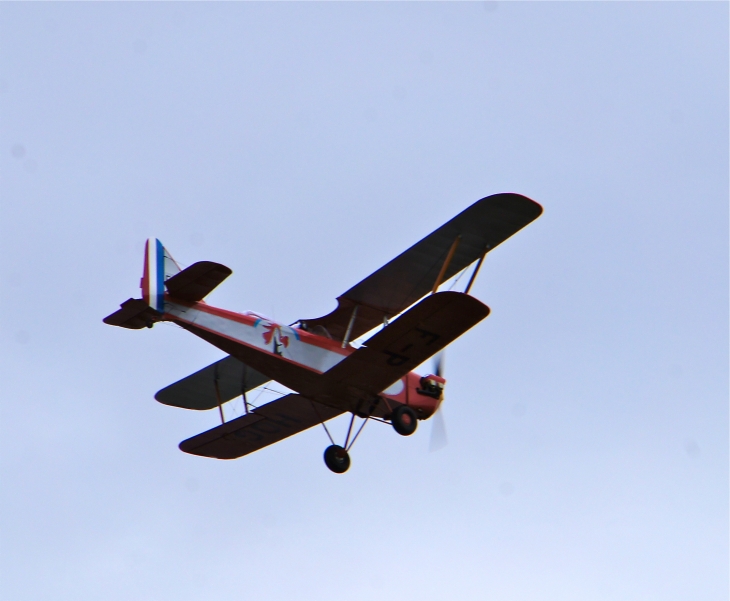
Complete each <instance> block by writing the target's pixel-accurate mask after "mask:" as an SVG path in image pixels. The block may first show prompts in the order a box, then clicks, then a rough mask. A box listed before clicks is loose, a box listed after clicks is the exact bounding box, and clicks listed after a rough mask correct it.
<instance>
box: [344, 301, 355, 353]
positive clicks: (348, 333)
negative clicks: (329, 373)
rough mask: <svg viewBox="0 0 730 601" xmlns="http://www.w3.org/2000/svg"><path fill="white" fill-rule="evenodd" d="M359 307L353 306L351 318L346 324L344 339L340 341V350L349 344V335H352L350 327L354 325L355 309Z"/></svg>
mask: <svg viewBox="0 0 730 601" xmlns="http://www.w3.org/2000/svg"><path fill="white" fill-rule="evenodd" d="M358 307H359V305H355V308H354V309H353V310H352V317H350V323H348V324H347V331H346V332H345V337H344V338H343V339H342V348H345V347H347V345H348V343H349V342H350V334H351V333H352V326H353V325H354V324H355V318H356V317H357V308H358Z"/></svg>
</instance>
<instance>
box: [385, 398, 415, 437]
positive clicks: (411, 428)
mask: <svg viewBox="0 0 730 601" xmlns="http://www.w3.org/2000/svg"><path fill="white" fill-rule="evenodd" d="M390 421H391V422H392V423H393V429H394V430H395V431H396V432H398V434H400V435H401V436H410V435H411V434H413V433H414V432H415V431H416V428H417V427H418V417H417V416H416V412H415V411H413V409H411V408H410V407H408V406H407V405H399V406H398V407H396V409H395V411H393V416H392V417H391V418H390Z"/></svg>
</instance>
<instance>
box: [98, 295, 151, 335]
mask: <svg viewBox="0 0 730 601" xmlns="http://www.w3.org/2000/svg"><path fill="white" fill-rule="evenodd" d="M159 316H160V314H159V313H158V312H157V311H155V310H154V309H153V308H152V307H150V306H149V305H148V304H147V303H146V302H145V301H143V300H142V299H140V298H130V299H128V300H125V301H124V302H123V303H122V308H121V309H119V311H116V312H115V313H112V314H111V315H107V316H106V317H105V318H104V323H106V324H109V325H110V326H119V327H120V328H129V329H130V330H139V329H141V328H145V327H151V326H152V324H153V323H155V322H156V321H157V320H158V318H159Z"/></svg>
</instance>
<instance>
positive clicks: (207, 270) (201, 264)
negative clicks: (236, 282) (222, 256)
mask: <svg viewBox="0 0 730 601" xmlns="http://www.w3.org/2000/svg"><path fill="white" fill-rule="evenodd" d="M232 273H233V272H232V271H231V270H230V269H229V268H228V267H226V266H225V265H221V264H220V263H213V262H212V261H198V262H197V263H193V264H192V265H191V266H190V267H186V268H185V269H183V270H182V271H181V272H180V273H176V274H175V275H174V276H172V277H171V278H169V279H168V280H166V281H165V287H166V288H167V291H168V292H169V293H170V296H174V297H175V298H179V299H180V300H184V301H188V302H197V301H199V300H203V299H204V298H205V297H206V296H207V295H208V294H210V293H211V291H212V290H213V289H214V288H215V287H216V286H218V284H220V283H221V282H222V281H223V280H225V279H226V278H227V277H228V276H229V275H231V274H232Z"/></svg>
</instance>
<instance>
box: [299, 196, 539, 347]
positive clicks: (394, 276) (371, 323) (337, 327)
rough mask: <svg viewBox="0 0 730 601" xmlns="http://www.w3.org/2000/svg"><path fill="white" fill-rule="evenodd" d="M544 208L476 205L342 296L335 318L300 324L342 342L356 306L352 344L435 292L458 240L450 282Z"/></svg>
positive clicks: (495, 202)
mask: <svg viewBox="0 0 730 601" xmlns="http://www.w3.org/2000/svg"><path fill="white" fill-rule="evenodd" d="M541 213H542V207H541V206H540V205H539V204H537V203H536V202H534V201H532V200H530V199H529V198H526V197H525V196H521V195H519V194H495V195H493V196H487V197H486V198H482V199H481V200H479V201H477V202H475V203H474V204H473V205H471V206H470V207H469V208H468V209H466V210H465V211H462V212H461V213H459V214H458V215H457V216H456V217H454V218H453V219H452V220H451V221H449V222H447V223H446V224H444V225H442V226H441V227H440V228H439V229H437V230H436V231H435V232H432V233H431V234H429V235H428V236H426V237H425V238H424V239H423V240H421V241H420V242H418V243H416V244H414V245H413V246H411V248H409V249H408V250H407V251H405V252H404V253H402V254H400V255H399V256H397V257H396V258H395V259H393V260H392V261H391V262H390V263H388V264H386V265H385V266H383V267H381V268H380V269H378V271H376V272H375V273H373V274H372V275H370V276H368V277H367V278H365V279H364V280H363V281H362V282H360V283H359V284H356V285H355V286H353V287H352V288H350V289H349V290H348V291H347V292H345V293H344V294H343V295H342V296H340V297H338V299H337V302H338V306H337V309H335V310H334V311H333V312H332V313H330V314H329V315H325V316H324V317H320V318H318V319H306V320H302V324H303V325H304V327H306V328H307V329H310V330H311V329H313V328H316V327H317V326H323V327H324V328H326V330H327V331H328V332H329V334H330V336H331V337H332V338H334V339H335V340H343V339H344V337H345V332H346V331H347V327H348V324H349V323H350V319H351V317H352V314H353V310H354V308H355V307H357V308H358V309H357V314H356V317H355V319H354V321H353V326H352V329H351V332H350V340H354V339H355V338H357V337H359V336H362V334H364V333H365V332H367V331H369V330H371V329H372V328H374V327H376V326H378V325H380V324H382V323H383V318H384V317H387V318H391V317H393V316H394V315H398V313H401V312H402V311H404V310H405V309H406V308H407V307H409V306H411V305H412V304H413V303H415V302H416V301H417V300H418V299H419V298H421V297H422V296H424V295H425V294H427V293H428V292H429V291H430V290H431V288H432V287H433V285H434V283H435V281H436V278H437V276H438V274H439V271H440V270H441V267H442V265H443V263H444V260H445V259H446V256H447V254H448V252H449V249H450V248H451V245H452V244H453V243H454V240H455V239H456V237H457V236H461V239H460V241H459V245H458V247H457V249H456V252H455V254H454V256H453V258H452V260H451V263H450V264H449V267H448V269H447V271H446V273H445V276H444V280H443V281H446V280H447V279H449V278H450V277H452V276H453V275H455V274H456V273H458V272H459V271H461V270H462V269H464V268H465V267H467V266H469V265H470V264H472V263H473V262H474V261H476V260H477V259H479V257H481V256H482V254H484V253H485V252H488V251H489V250H491V249H493V248H494V247H495V246H497V245H499V244H501V243H502V242H504V241H505V240H506V239H507V238H509V237H510V236H512V235H513V234H515V233H516V232H518V231H519V230H521V229H522V228H523V227H525V226H526V225H527V224H528V223H530V222H532V221H534V220H535V219H537V218H538V217H539V216H540V214H541Z"/></svg>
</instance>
